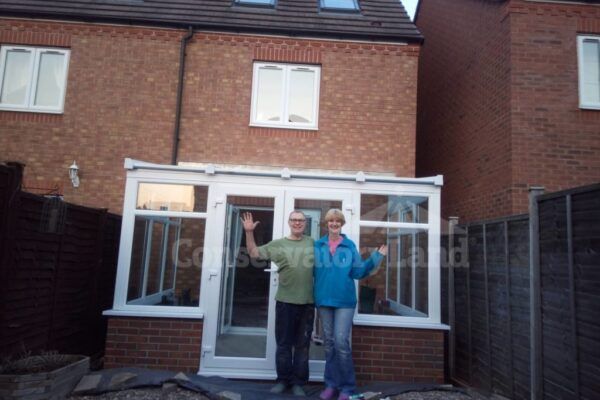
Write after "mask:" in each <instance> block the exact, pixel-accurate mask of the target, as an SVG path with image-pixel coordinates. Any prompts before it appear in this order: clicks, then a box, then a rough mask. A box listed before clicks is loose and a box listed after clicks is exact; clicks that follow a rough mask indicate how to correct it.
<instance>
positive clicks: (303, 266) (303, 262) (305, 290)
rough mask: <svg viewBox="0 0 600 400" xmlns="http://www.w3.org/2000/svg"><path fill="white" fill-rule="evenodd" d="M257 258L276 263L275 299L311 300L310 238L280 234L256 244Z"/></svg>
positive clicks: (309, 301) (293, 301)
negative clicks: (261, 244)
mask: <svg viewBox="0 0 600 400" xmlns="http://www.w3.org/2000/svg"><path fill="white" fill-rule="evenodd" d="M258 252H259V254H260V258H264V259H269V260H271V261H272V262H274V263H275V264H277V267H278V270H277V273H278V274H279V287H278V288H277V294H276V295H275V300H277V301H282V302H285V303H292V304H312V303H314V299H313V266H314V263H315V261H314V260H315V250H314V240H313V239H312V238H311V237H309V236H303V237H302V239H301V240H291V239H288V238H281V239H277V240H273V241H272V242H269V243H267V244H265V245H264V246H260V247H259V248H258Z"/></svg>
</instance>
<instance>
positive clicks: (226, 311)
mask: <svg viewBox="0 0 600 400" xmlns="http://www.w3.org/2000/svg"><path fill="white" fill-rule="evenodd" d="M351 203H352V196H351V194H350V193H349V192H342V191H337V190H327V189H325V190H323V189H319V190H315V189H310V188H293V189H284V188H277V187H272V186H250V185H247V186H246V185H235V186H229V185H215V187H214V190H211V195H210V198H209V204H210V206H212V209H211V210H209V221H208V224H207V232H210V234H209V235H207V240H206V248H205V257H207V256H209V257H210V260H211V261H210V263H209V264H210V265H209V267H208V268H207V267H206V264H205V269H206V270H205V271H203V277H202V279H203V290H202V292H203V294H204V296H205V297H203V304H205V305H206V306H205V316H204V327H203V329H204V332H203V338H202V359H201V364H200V373H201V374H203V375H221V376H225V377H238V378H260V379H274V378H275V377H276V372H275V347H276V344H275V333H274V332H275V330H274V324H275V292H276V290H277V273H276V272H273V271H274V270H276V268H277V266H276V265H270V264H269V263H267V262H265V261H262V262H261V261H257V260H250V257H249V256H248V254H247V251H246V249H245V233H244V232H243V229H242V227H241V223H240V219H239V218H240V215H242V214H243V213H244V212H251V213H252V215H253V217H254V219H255V220H257V221H260V224H259V225H258V226H257V228H256V230H255V235H254V236H255V240H256V242H257V244H258V245H261V244H264V243H267V242H269V241H271V240H273V239H277V238H281V237H283V236H286V235H288V234H289V225H288V223H287V220H288V216H289V214H290V213H291V212H292V211H293V210H301V211H303V212H304V213H305V215H306V216H307V220H308V223H307V229H306V232H305V233H306V234H307V235H310V236H312V237H313V238H315V239H318V238H319V237H320V236H322V235H324V234H325V233H326V232H327V227H326V225H325V223H324V218H325V214H326V212H327V211H328V210H329V209H330V208H340V209H342V211H343V212H344V214H345V217H346V221H347V223H346V225H345V227H344V229H343V231H344V233H350V230H351V228H350V227H351V226H352V223H351V222H352V218H353V215H352V210H353V208H352V204H351ZM323 369H324V348H323V345H322V331H321V325H320V323H319V321H318V319H317V318H316V319H315V328H314V334H313V341H312V343H311V350H310V375H311V379H313V380H321V379H322V378H323Z"/></svg>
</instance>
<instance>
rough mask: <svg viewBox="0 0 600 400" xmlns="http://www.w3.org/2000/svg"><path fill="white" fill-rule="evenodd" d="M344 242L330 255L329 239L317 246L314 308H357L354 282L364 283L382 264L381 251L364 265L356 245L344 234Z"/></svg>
mask: <svg viewBox="0 0 600 400" xmlns="http://www.w3.org/2000/svg"><path fill="white" fill-rule="evenodd" d="M342 237H343V239H342V241H341V243H340V244H339V245H338V247H337V248H336V250H335V253H334V254H333V255H331V253H330V252H329V236H327V235H326V236H323V237H322V238H321V239H319V240H317V241H316V242H315V269H314V274H315V305H316V306H317V307H320V306H326V307H337V308H354V307H356V288H355V286H354V279H362V278H365V277H367V276H368V275H369V273H370V272H371V271H372V270H373V269H374V268H375V267H377V266H378V265H379V263H381V260H383V255H381V254H380V253H379V252H378V251H375V252H373V254H371V256H370V257H369V258H368V259H366V260H365V261H363V260H362V259H361V258H360V254H358V250H357V249H356V245H355V244H354V242H353V241H352V240H350V239H348V238H347V237H346V235H344V234H342Z"/></svg>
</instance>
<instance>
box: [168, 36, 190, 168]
mask: <svg viewBox="0 0 600 400" xmlns="http://www.w3.org/2000/svg"><path fill="white" fill-rule="evenodd" d="M192 36H194V29H193V28H192V26H191V25H190V26H189V27H188V33H187V34H186V35H185V36H184V37H182V38H181V46H180V48H179V82H178V83H177V105H176V106H175V128H174V130H173V153H172V154H171V164H172V165H177V153H178V152H179V128H180V126H181V107H182V104H181V103H182V101H181V100H182V98H183V79H184V74H185V49H186V47H187V44H188V42H189V41H190V39H191V38H192Z"/></svg>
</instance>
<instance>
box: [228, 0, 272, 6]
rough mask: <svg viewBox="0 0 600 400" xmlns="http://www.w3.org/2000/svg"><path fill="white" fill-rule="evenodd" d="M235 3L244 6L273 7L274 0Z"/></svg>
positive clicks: (237, 0)
mask: <svg viewBox="0 0 600 400" xmlns="http://www.w3.org/2000/svg"><path fill="white" fill-rule="evenodd" d="M235 3H237V4H241V5H244V6H264V7H273V6H275V0H235Z"/></svg>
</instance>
